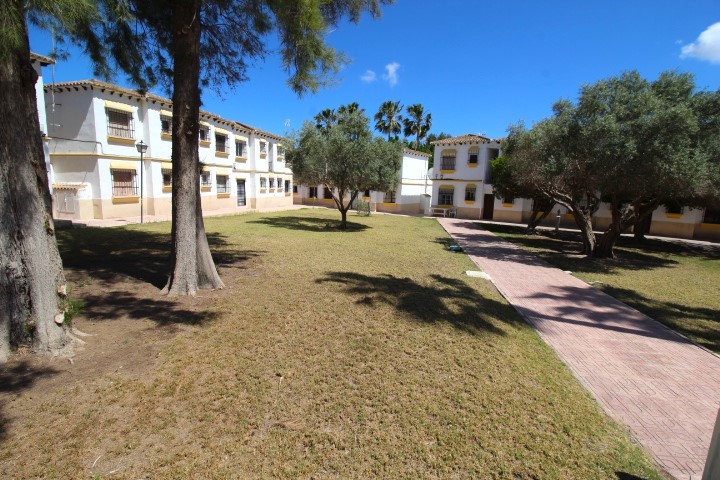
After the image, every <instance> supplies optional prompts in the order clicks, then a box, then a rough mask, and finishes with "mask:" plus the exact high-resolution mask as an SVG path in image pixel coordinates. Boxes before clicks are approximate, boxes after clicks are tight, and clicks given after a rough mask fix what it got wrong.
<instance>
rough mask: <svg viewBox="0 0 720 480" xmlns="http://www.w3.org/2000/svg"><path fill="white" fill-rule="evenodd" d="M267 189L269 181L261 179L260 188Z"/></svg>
mask: <svg viewBox="0 0 720 480" xmlns="http://www.w3.org/2000/svg"><path fill="white" fill-rule="evenodd" d="M265 187H267V179H265V177H260V188H265Z"/></svg>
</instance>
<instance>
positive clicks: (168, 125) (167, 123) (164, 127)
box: [160, 115, 172, 135]
mask: <svg viewBox="0 0 720 480" xmlns="http://www.w3.org/2000/svg"><path fill="white" fill-rule="evenodd" d="M160 131H161V132H162V133H165V134H168V135H170V134H171V133H172V117H168V116H167V115H160Z"/></svg>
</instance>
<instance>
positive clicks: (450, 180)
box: [428, 178, 491, 185]
mask: <svg viewBox="0 0 720 480" xmlns="http://www.w3.org/2000/svg"><path fill="white" fill-rule="evenodd" d="M428 180H429V181H431V182H436V183H437V182H477V183H484V182H483V181H482V180H478V179H477V178H443V179H442V180H440V179H438V180H432V179H428ZM487 185H491V184H490V183H488V184H487Z"/></svg>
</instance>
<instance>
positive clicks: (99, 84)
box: [45, 79, 285, 141]
mask: <svg viewBox="0 0 720 480" xmlns="http://www.w3.org/2000/svg"><path fill="white" fill-rule="evenodd" d="M80 88H82V89H84V90H87V89H91V90H92V89H95V88H97V89H98V90H101V91H105V90H108V91H110V92H111V93H118V94H120V95H126V96H127V97H128V98H132V99H135V100H140V99H141V98H146V99H147V100H150V101H151V102H158V103H160V104H163V105H167V106H168V107H170V108H172V100H171V99H169V98H166V97H161V96H160V95H156V94H154V93H150V92H145V93H143V92H141V91H138V90H132V89H129V88H124V87H121V86H119V85H113V84H112V83H107V82H103V81H100V80H95V79H92V80H76V81H74V82H60V83H50V84H45V91H46V92H49V91H55V92H58V91H61V90H66V91H70V90H72V89H75V90H79V89H80ZM200 116H201V117H203V118H206V119H209V120H213V121H215V122H217V123H222V124H224V125H228V126H231V127H234V128H236V129H237V130H240V131H242V132H246V133H254V134H256V135H260V136H262V137H266V138H269V139H272V140H278V141H285V138H284V137H281V136H280V135H276V134H274V133H270V132H267V131H265V130H261V129H259V128H255V127H253V126H250V125H247V124H245V123H240V122H237V121H235V120H229V119H227V118H223V117H221V116H219V115H216V114H214V113H212V112H208V111H206V110H200Z"/></svg>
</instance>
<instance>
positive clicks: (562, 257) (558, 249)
mask: <svg viewBox="0 0 720 480" xmlns="http://www.w3.org/2000/svg"><path fill="white" fill-rule="evenodd" d="M483 227H484V228H486V229H488V230H490V231H492V232H494V233H496V234H498V235H500V236H502V237H503V238H505V239H507V240H510V241H512V242H515V243H517V244H519V245H521V246H522V247H523V248H525V249H527V250H530V251H532V252H534V253H536V254H537V255H539V256H540V257H542V258H543V259H545V260H546V261H548V262H549V263H551V264H552V265H554V266H556V267H558V268H561V269H563V270H570V271H571V272H573V275H575V276H577V277H578V278H581V279H582V280H585V281H587V282H599V283H595V284H594V285H595V286H596V287H598V288H600V289H602V290H603V291H604V292H606V293H608V294H609V295H612V296H613V297H615V298H617V299H619V300H621V301H623V302H625V303H626V304H628V305H630V306H632V307H634V308H636V309H638V310H639V311H641V312H643V313H645V314H646V315H648V316H650V317H651V318H654V319H655V320H658V321H659V322H662V323H664V324H665V325H667V326H668V327H670V328H672V329H673V330H675V331H677V332H679V333H681V334H683V335H685V336H686V337H688V338H690V339H692V340H693V341H695V342H696V343H698V344H700V345H702V346H704V347H706V348H708V349H710V350H713V351H715V352H718V353H720V295H718V293H719V291H718V285H720V245H714V246H713V245H702V244H692V243H686V242H682V241H677V240H671V239H667V240H658V239H648V240H646V241H645V242H643V243H642V244H638V243H636V242H634V240H633V239H632V238H631V237H623V238H622V239H621V240H620V241H619V242H618V246H617V248H616V249H615V253H616V258H615V259H605V260H597V259H587V258H585V257H583V256H579V255H576V254H575V253H576V252H577V251H578V250H579V246H580V244H579V241H580V237H579V234H577V233H573V232H567V231H561V232H559V233H555V232H550V231H548V230H540V231H539V232H540V235H525V233H524V230H525V229H524V227H521V226H517V227H515V226H507V225H493V224H484V225H483Z"/></svg>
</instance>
